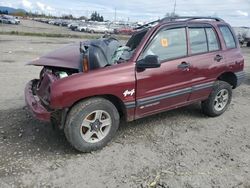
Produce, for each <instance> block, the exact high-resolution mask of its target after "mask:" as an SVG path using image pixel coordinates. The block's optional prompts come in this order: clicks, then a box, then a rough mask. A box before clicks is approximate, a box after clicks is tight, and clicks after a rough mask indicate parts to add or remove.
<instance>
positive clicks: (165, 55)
mask: <svg viewBox="0 0 250 188" xmlns="http://www.w3.org/2000/svg"><path fill="white" fill-rule="evenodd" d="M186 34H187V33H186V26H185V25H179V26H174V27H171V28H170V27H166V28H162V29H160V30H159V31H158V32H157V33H156V34H155V36H154V37H153V39H152V40H151V41H150V42H149V43H148V44H147V45H146V47H145V49H144V51H143V52H142V54H141V55H140V57H139V60H140V59H143V58H145V57H146V56H147V55H157V56H158V58H159V61H160V62H161V67H159V68H151V69H150V68H148V69H145V70H137V71H136V79H137V88H136V97H137V108H136V116H137V117H136V118H139V117H142V116H145V115H150V114H153V113H156V112H159V111H162V110H166V109H169V108H175V107H178V106H180V105H183V104H185V103H186V102H187V99H188V97H189V95H190V92H191V85H192V83H191V82H192V73H191V71H190V68H189V63H188V62H187V61H186V59H187V51H188V50H187V49H188V47H187V36H186Z"/></svg>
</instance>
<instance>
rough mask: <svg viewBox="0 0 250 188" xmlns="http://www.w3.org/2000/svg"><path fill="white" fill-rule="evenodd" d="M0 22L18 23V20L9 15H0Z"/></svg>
mask: <svg viewBox="0 0 250 188" xmlns="http://www.w3.org/2000/svg"><path fill="white" fill-rule="evenodd" d="M0 23H5V24H19V23H20V20H19V19H17V18H16V17H14V16H9V15H3V16H1V17H0Z"/></svg>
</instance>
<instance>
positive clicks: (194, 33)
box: [189, 28, 208, 54]
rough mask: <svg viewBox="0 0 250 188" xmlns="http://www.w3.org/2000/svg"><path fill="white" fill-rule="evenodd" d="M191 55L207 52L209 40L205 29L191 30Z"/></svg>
mask: <svg viewBox="0 0 250 188" xmlns="http://www.w3.org/2000/svg"><path fill="white" fill-rule="evenodd" d="M189 38H190V45H191V54H198V53H203V52H207V51H208V49H207V46H208V45H207V38H206V33H205V29H204V28H189Z"/></svg>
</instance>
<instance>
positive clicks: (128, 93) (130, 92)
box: [123, 89, 135, 97]
mask: <svg viewBox="0 0 250 188" xmlns="http://www.w3.org/2000/svg"><path fill="white" fill-rule="evenodd" d="M134 93H135V89H132V90H130V91H129V90H128V89H127V90H126V91H124V92H123V95H124V97H127V96H128V95H130V96H133V95H134Z"/></svg>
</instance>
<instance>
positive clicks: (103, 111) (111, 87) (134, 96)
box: [25, 17, 244, 152]
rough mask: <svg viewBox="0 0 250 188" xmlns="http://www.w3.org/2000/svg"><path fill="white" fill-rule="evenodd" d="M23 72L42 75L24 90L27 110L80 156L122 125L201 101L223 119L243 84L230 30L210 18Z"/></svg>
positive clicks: (64, 52) (109, 41)
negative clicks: (60, 132)
mask: <svg viewBox="0 0 250 188" xmlns="http://www.w3.org/2000/svg"><path fill="white" fill-rule="evenodd" d="M29 64H32V65H37V66H43V69H42V70H41V73H40V78H39V79H35V80H32V81H30V82H29V83H28V84H27V86H26V89H25V99H26V103H27V106H28V108H29V109H30V110H31V112H32V114H33V115H34V116H35V117H36V118H37V119H40V120H44V121H51V122H52V124H53V125H55V126H56V127H58V128H59V129H61V130H64V132H65V135H66V137H67V139H68V141H69V142H70V143H71V144H72V146H74V147H75V148H76V149H77V150H79V151H82V152H89V151H92V150H97V149H99V148H102V147H103V146H105V145H106V144H107V143H108V141H110V140H111V138H112V137H113V136H114V135H115V133H116V131H117V129H118V127H119V121H120V119H121V118H122V117H123V118H124V119H125V120H126V121H133V120H135V119H138V118H142V117H145V116H149V115H152V114H156V113H159V112H162V111H166V110H170V109H175V108H178V107H181V106H186V105H189V104H191V103H195V102H199V101H200V102H201V107H202V110H203V112H204V113H205V114H207V115H208V116H218V115H221V114H222V113H224V112H225V110H226V109H227V107H228V105H229V103H230V101H231V97H232V89H234V88H236V87H237V86H239V85H240V84H241V82H242V81H243V78H244V72H243V67H244V59H243V56H242V54H241V52H240V48H239V44H238V42H237V38H236V37H235V34H234V32H233V30H232V28H231V27H230V26H229V25H228V24H227V23H225V22H224V21H223V20H221V19H219V18H212V17H178V18H171V19H162V20H158V21H155V22H153V23H151V24H148V25H145V26H144V28H142V29H141V30H140V31H137V32H136V33H134V34H133V36H132V37H131V38H130V39H129V40H128V42H127V43H126V45H122V44H121V43H120V42H119V41H118V40H116V39H115V38H112V37H108V38H107V37H104V38H100V39H97V40H91V41H86V42H82V43H80V45H79V44H73V45H70V46H66V47H64V48H62V49H59V50H56V51H54V52H52V53H50V54H47V55H46V56H42V57H40V58H39V59H36V60H35V61H32V62H30V63H29Z"/></svg>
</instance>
